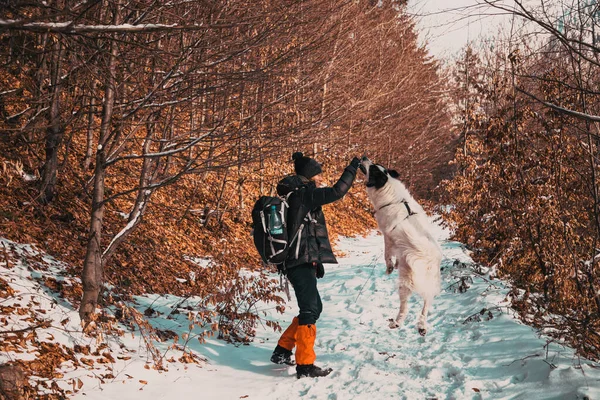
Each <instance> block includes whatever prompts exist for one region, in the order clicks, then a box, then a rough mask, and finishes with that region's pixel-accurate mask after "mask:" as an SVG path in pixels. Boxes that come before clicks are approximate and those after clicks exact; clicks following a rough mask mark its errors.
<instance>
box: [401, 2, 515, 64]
mask: <svg viewBox="0 0 600 400" xmlns="http://www.w3.org/2000/svg"><path fill="white" fill-rule="evenodd" d="M481 3H483V0H409V2H408V11H409V13H410V14H412V15H414V17H415V18H416V20H417V28H418V29H419V35H420V39H421V40H422V41H423V40H426V41H427V43H428V48H429V50H430V53H431V54H432V55H434V56H435V57H437V58H440V59H451V58H452V57H453V56H454V55H455V54H456V52H458V51H459V50H460V49H461V48H463V47H464V46H465V45H466V44H467V43H468V42H469V41H475V42H479V41H480V38H482V37H486V36H490V35H491V36H493V35H495V34H496V32H497V30H498V28H499V27H500V25H503V24H504V25H505V26H506V25H510V23H511V17H510V16H507V15H498V14H499V12H498V11H497V10H493V9H491V8H489V7H488V6H487V5H481Z"/></svg>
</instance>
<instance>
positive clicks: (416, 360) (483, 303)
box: [0, 228, 600, 400]
mask: <svg viewBox="0 0 600 400" xmlns="http://www.w3.org/2000/svg"><path fill="white" fill-rule="evenodd" d="M437 236H438V238H439V240H440V244H441V246H442V248H443V251H444V256H445V258H444V261H443V265H442V266H443V273H442V275H443V283H442V288H443V289H445V290H443V292H442V294H441V295H440V296H438V297H437V298H436V300H435V302H434V306H433V307H432V309H431V311H430V315H429V320H428V321H429V324H430V327H429V332H428V334H427V336H426V337H421V336H420V335H419V334H418V332H417V329H416V327H415V322H416V317H417V315H418V312H419V311H420V308H421V300H420V299H419V298H418V297H417V296H416V295H415V296H413V297H412V298H411V300H410V302H411V304H410V313H409V316H408V318H407V320H406V323H405V325H404V326H403V327H401V328H399V329H395V330H391V329H389V328H388V319H389V318H393V317H395V315H396V313H397V308H398V295H397V291H396V278H397V275H396V274H395V273H394V274H392V275H390V276H388V275H385V272H384V271H385V265H384V262H383V238H382V236H379V235H377V234H376V233H373V234H371V235H370V236H368V237H366V238H362V237H359V238H344V239H342V240H341V241H340V243H339V247H340V249H341V250H342V251H343V252H344V253H345V256H344V257H340V259H339V261H340V264H338V265H327V266H326V274H325V277H324V278H323V279H321V280H320V281H319V291H320V293H321V297H322V299H323V304H324V310H323V314H322V315H321V319H320V320H319V321H318V323H317V341H316V353H317V362H316V364H317V365H321V366H327V367H331V368H333V370H334V372H333V373H332V374H331V375H329V376H327V377H324V378H318V379H309V378H304V379H296V377H295V369H294V367H288V366H280V365H274V364H271V363H270V362H269V357H270V355H271V352H272V350H273V348H274V347H275V345H276V342H277V339H278V337H279V334H278V333H276V332H273V331H272V329H270V328H267V327H262V326H261V327H258V329H257V336H256V339H255V341H254V342H253V343H252V344H250V345H247V346H244V345H242V346H234V345H231V344H227V343H225V342H223V341H220V340H216V339H210V340H208V342H207V343H206V344H202V345H201V344H200V343H198V341H190V348H191V349H192V350H193V351H195V352H197V353H198V354H200V355H201V356H202V357H204V358H205V359H206V360H207V362H206V363H200V364H198V365H197V364H182V363H179V362H172V363H169V364H168V371H167V372H164V371H163V372H157V371H155V370H153V369H151V368H150V369H148V368H147V365H148V364H147V361H148V357H147V354H145V351H144V348H145V346H144V344H143V342H142V341H141V339H140V337H139V336H137V335H131V334H126V335H125V337H123V338H120V339H119V341H120V342H121V343H122V345H123V347H122V349H121V350H119V351H120V352H121V353H118V351H117V354H120V356H118V357H116V359H115V360H114V363H113V364H112V370H113V372H112V375H113V376H112V377H109V378H106V377H105V378H103V379H101V377H100V376H99V375H98V373H97V372H95V370H94V369H91V368H90V369H88V370H86V369H83V368H78V369H75V370H73V369H72V368H68V367H65V376H64V377H63V378H61V380H60V382H59V384H61V385H62V384H65V383H66V382H72V381H73V379H75V381H76V382H78V381H77V379H80V380H81V383H83V385H82V386H81V388H80V389H78V390H77V392H76V393H75V394H74V396H73V398H75V399H80V400H83V399H86V400H109V399H111V400H112V399H120V400H127V399H152V400H159V399H178V400H185V399H282V400H285V399H298V398H306V399H369V400H371V399H373V398H378V399H434V398H435V399H586V398H587V399H600V366H599V365H598V364H596V363H592V362H590V361H588V360H584V359H580V358H579V357H577V356H576V355H575V354H574V352H573V351H572V350H571V349H569V348H568V347H564V346H561V345H559V344H557V343H555V342H550V343H549V341H548V340H547V338H544V337H539V336H538V334H537V333H536V332H535V331H534V330H533V329H532V328H530V327H528V326H526V325H523V324H522V323H520V322H519V321H518V319H516V318H515V317H514V316H513V315H512V314H511V313H510V311H509V309H508V308H507V307H506V305H507V303H506V302H505V296H506V293H507V292H508V289H507V288H506V285H505V284H503V283H502V282H501V281H498V280H489V279H488V278H487V277H478V276H477V275H474V274H473V273H472V271H471V270H470V269H469V268H465V267H464V266H463V265H460V264H459V265H455V260H458V261H460V262H461V263H467V264H468V263H470V262H471V261H470V259H469V257H468V255H467V254H466V253H465V252H464V250H463V248H462V246H461V245H460V244H459V243H456V242H451V241H447V240H446V238H447V232H445V231H444V230H442V229H441V228H439V229H438V232H437ZM461 276H472V282H471V281H470V280H469V279H465V280H464V281H465V283H466V284H467V286H468V288H466V286H464V287H463V288H466V291H465V290H458V287H459V286H460V285H459V284H458V283H457V282H460V281H461V279H460V278H461ZM293 297H294V295H293V291H292V298H293ZM140 301H143V299H140ZM146 301H148V302H150V301H152V302H153V308H155V309H157V310H161V307H164V311H167V310H168V309H169V307H170V306H172V305H173V304H175V303H176V302H177V301H179V299H176V298H174V297H159V296H157V297H154V298H152V297H150V298H148V299H146ZM57 307H62V305H60V304H59V305H57ZM264 309H265V310H266V312H267V313H268V314H269V316H270V318H272V319H275V320H278V321H280V323H281V325H282V326H283V327H284V328H285V327H286V326H287V324H288V323H289V321H291V319H292V317H293V316H294V315H295V314H296V313H297V307H296V302H295V299H293V300H292V301H291V302H289V303H288V307H287V310H286V312H285V314H283V315H282V314H278V313H276V312H275V311H274V310H272V309H271V307H270V306H269V305H267V306H264ZM64 313H73V319H75V318H76V317H75V315H76V313H75V311H66V310H62V311H61V315H64ZM153 323H155V324H157V325H159V326H160V327H161V328H162V329H170V330H173V331H175V332H177V333H180V334H181V333H182V332H185V330H186V329H187V326H185V327H182V326H181V324H182V322H181V321H179V320H177V319H174V320H170V319H166V318H160V319H156V320H154V321H153ZM73 328H74V327H73ZM55 336H57V340H67V339H68V338H67V337H62V338H61V337H59V336H58V335H56V334H55ZM71 338H72V335H71ZM117 349H118V347H117ZM125 354H127V356H125ZM0 357H1V355H0ZM167 357H168V356H167ZM175 358H177V356H175ZM1 361H3V360H2V359H1V358H0V362H1Z"/></svg>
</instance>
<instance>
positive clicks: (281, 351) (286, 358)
mask: <svg viewBox="0 0 600 400" xmlns="http://www.w3.org/2000/svg"><path fill="white" fill-rule="evenodd" d="M271 362H272V363H274V364H287V365H296V363H295V362H294V360H292V351H291V350H288V349H286V348H285V347H281V346H280V345H277V347H275V350H273V354H272V355H271Z"/></svg>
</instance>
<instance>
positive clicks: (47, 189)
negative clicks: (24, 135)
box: [39, 38, 64, 204]
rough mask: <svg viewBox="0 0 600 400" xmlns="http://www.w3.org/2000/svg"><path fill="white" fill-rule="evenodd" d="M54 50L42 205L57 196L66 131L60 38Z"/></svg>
mask: <svg viewBox="0 0 600 400" xmlns="http://www.w3.org/2000/svg"><path fill="white" fill-rule="evenodd" d="M52 48H53V55H52V62H51V65H50V86H51V89H50V90H51V93H52V94H51V97H50V109H49V111H48V128H47V129H46V161H45V163H44V167H43V169H42V179H41V186H40V197H39V200H40V202H41V203H42V204H48V203H50V202H52V200H53V199H54V196H55V195H56V174H57V169H58V149H59V146H60V143H61V142H62V139H63V136H64V131H63V128H62V126H61V121H60V104H59V97H60V76H59V72H60V61H61V53H62V44H61V42H60V39H59V38H56V41H55V43H54V45H53V46H52Z"/></svg>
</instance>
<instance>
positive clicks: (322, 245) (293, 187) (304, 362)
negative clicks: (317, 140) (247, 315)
mask: <svg viewBox="0 0 600 400" xmlns="http://www.w3.org/2000/svg"><path fill="white" fill-rule="evenodd" d="M292 159H293V160H294V170H295V172H296V175H292V176H288V177H286V178H284V179H283V180H282V181H281V182H279V184H278V185H277V193H278V194H279V195H280V196H285V195H287V194H288V193H289V192H291V191H295V193H293V194H292V195H290V196H289V199H288V202H289V206H290V208H289V210H288V234H292V235H291V236H290V237H292V238H294V236H296V232H299V233H298V235H297V237H296V238H295V239H296V240H295V241H293V242H292V243H291V248H290V251H289V255H288V258H287V260H286V262H285V273H286V275H287V278H288V280H289V281H290V283H291V284H292V287H293V288H294V292H295V293H296V299H297V301H298V307H299V309H300V312H299V314H298V316H297V317H294V319H293V321H292V323H291V325H290V326H289V327H288V328H287V329H286V330H285V332H283V335H281V338H280V339H279V342H278V343H277V347H276V348H275V350H274V351H273V355H272V356H271V361H272V362H274V363H276V364H290V365H293V362H292V360H291V356H292V350H293V348H294V347H296V376H297V377H298V378H302V377H319V376H326V375H329V373H331V371H332V370H331V368H326V369H324V368H319V367H317V366H316V365H314V361H315V359H316V354H315V351H314V344H315V339H316V337H317V327H316V325H315V324H316V322H317V320H318V319H319V315H320V314H321V311H322V310H323V304H322V303H321V297H320V296H319V292H318V290H317V278H322V277H323V276H324V275H325V270H324V268H323V263H330V264H331V263H335V264H337V260H336V258H335V256H334V255H333V251H332V249H331V243H330V242H329V235H328V233H327V226H326V224H325V216H324V215H323V210H322V208H321V206H323V205H325V204H329V203H333V202H334V201H336V200H339V199H341V198H342V197H344V195H345V194H346V193H347V192H348V190H349V189H350V187H351V186H352V183H353V182H354V178H355V177H356V171H357V169H358V167H359V165H360V160H359V159H358V158H357V157H354V158H353V159H352V161H351V162H350V165H348V166H347V167H346V168H345V169H344V172H343V173H342V176H341V177H340V179H339V180H338V181H337V183H336V184H335V185H333V186H332V187H318V186H319V185H318V183H319V181H320V178H321V177H320V174H321V172H322V169H321V165H320V164H319V163H318V162H317V161H316V160H314V159H312V158H309V157H305V156H304V155H303V154H302V153H300V152H297V153H294V154H293V155H292ZM302 225H303V227H302V229H301V230H300V231H299V228H300V227H301V226H302Z"/></svg>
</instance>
